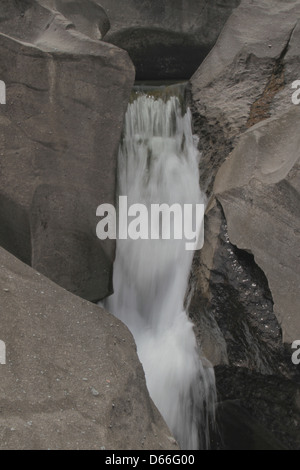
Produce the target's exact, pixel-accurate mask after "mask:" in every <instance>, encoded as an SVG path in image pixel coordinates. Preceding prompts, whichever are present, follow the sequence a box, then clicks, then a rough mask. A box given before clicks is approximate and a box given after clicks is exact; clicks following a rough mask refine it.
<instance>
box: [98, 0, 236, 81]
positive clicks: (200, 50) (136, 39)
mask: <svg viewBox="0 0 300 470" xmlns="http://www.w3.org/2000/svg"><path fill="white" fill-rule="evenodd" d="M97 2H99V4H101V5H102V6H103V7H104V8H105V10H106V12H107V14H108V17H109V19H110V22H111V29H110V31H109V32H108V34H107V35H106V36H105V38H104V40H106V41H108V42H111V43H113V44H116V45H117V46H119V47H122V48H123V49H125V50H127V51H128V52H129V55H130V57H131V59H132V60H133V62H134V64H135V66H136V70H137V78H138V79H143V80H144V79H148V80H150V79H181V78H190V77H191V75H192V74H193V73H194V72H195V70H197V68H198V67H199V64H200V63H201V62H202V61H203V59H204V58H205V57H206V55H207V54H208V52H209V51H210V50H211V48H212V47H213V45H214V44H215V42H216V40H217V37H218V35H219V34H220V31H221V29H222V27H223V25H224V24H225V22H226V19H227V18H228V16H229V15H230V13H231V11H232V10H233V8H235V7H236V6H237V5H239V3H240V0H225V1H222V2H218V1H217V0H185V1H184V2H183V1H182V0H127V1H126V5H125V4H124V1H123V0H97Z"/></svg>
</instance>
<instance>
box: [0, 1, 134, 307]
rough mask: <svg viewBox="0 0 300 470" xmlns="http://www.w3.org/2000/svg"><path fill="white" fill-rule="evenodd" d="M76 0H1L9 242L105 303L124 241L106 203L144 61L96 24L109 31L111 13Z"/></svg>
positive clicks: (0, 229)
mask: <svg viewBox="0 0 300 470" xmlns="http://www.w3.org/2000/svg"><path fill="white" fill-rule="evenodd" d="M71 3H72V5H73V10H72V11H73V13H74V12H75V13H76V14H74V15H72V14H71V15H70V16H68V8H69V6H70V2H62V1H56V2H50V1H45V0H44V1H40V2H38V1H34V0H32V1H30V2H19V3H15V2H10V1H3V2H1V5H0V17H1V18H2V21H1V24H0V77H1V80H3V81H4V82H5V83H6V89H7V104H6V105H2V106H1V107H0V122H1V128H2V132H1V140H0V144H1V148H0V154H1V174H0V221H1V223H0V243H1V245H2V246H3V247H4V248H6V249H7V250H8V251H10V252H12V253H13V254H15V255H16V256H18V257H19V258H20V259H22V260H23V261H25V262H27V263H28V264H31V265H32V266H33V267H35V268H36V269H38V270H39V271H40V272H42V273H43V274H45V275H46V276H48V277H49V278H50V279H52V280H53V281H55V282H57V283H58V284H60V285H62V286H63V287H65V288H66V289H68V290H70V291H72V292H74V293H76V294H78V295H80V296H82V297H85V298H87V299H89V300H97V299H100V298H102V297H104V296H106V295H108V294H109V293H111V292H112V286H111V271H112V263H113V260H114V243H113V242H111V241H107V243H106V242H103V243H102V242H100V240H98V239H97V237H96V224H97V222H98V220H97V218H96V208H97V207H98V205H100V204H101V203H114V198H115V179H116V154H117V149H118V144H119V138H120V135H121V131H122V124H123V116H124V112H125V110H126V106H127V102H128V99H129V95H130V91H131V87H132V84H133V80H134V68H133V66H132V63H131V61H130V59H129V57H128V55H127V53H126V52H125V51H122V50H120V49H118V48H116V47H115V46H113V45H110V44H107V43H104V42H100V41H99V40H98V39H97V40H96V39H92V38H91V37H92V34H88V31H86V29H85V28H86V25H87V23H88V20H89V21H90V26H91V29H92V30H93V31H95V28H94V26H95V24H96V23H97V25H98V27H99V28H101V25H102V26H103V29H104V32H105V31H106V30H107V24H108V20H107V16H106V15H105V13H104V11H103V10H102V9H101V8H100V7H99V6H97V5H96V4H94V3H93V2H90V1H85V2H84V5H83V4H81V3H80V2H71ZM52 4H53V5H52ZM49 5H50V6H49ZM74 5H75V6H74ZM80 5H81V7H80ZM77 7H78V8H79V7H80V8H81V10H80V9H79V10H76V8H77ZM82 8H83V10H82ZM60 10H61V11H60ZM64 14H66V15H67V16H64ZM97 15H98V16H97ZM74 17H75V18H74ZM78 18H84V19H85V20H86V22H85V26H84V27H83V26H82V24H81V22H80V21H79V20H78ZM92 18H93V21H92ZM77 24H79V29H78V28H77ZM99 31H100V29H99ZM84 33H86V34H84ZM87 34H88V35H87Z"/></svg>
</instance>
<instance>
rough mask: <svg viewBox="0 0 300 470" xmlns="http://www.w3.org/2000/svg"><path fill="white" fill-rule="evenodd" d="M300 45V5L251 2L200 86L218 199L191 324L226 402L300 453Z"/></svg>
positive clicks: (195, 97)
mask: <svg viewBox="0 0 300 470" xmlns="http://www.w3.org/2000/svg"><path fill="white" fill-rule="evenodd" d="M299 38H300V4H299V2H298V1H290V2H285V1H280V0H272V1H257V0H253V1H252V2H251V3H249V2H247V1H244V0H243V1H242V2H241V5H240V6H239V7H238V8H237V9H235V10H234V11H233V13H232V15H231V17H230V18H229V20H228V21H227V23H226V25H225V27H224V29H223V31H222V33H221V35H220V36H219V39H218V41H217V43H216V45H215V47H214V48H213V50H212V51H211V53H210V54H209V55H208V56H207V58H206V59H205V60H204V62H203V63H202V64H201V66H200V67H199V69H198V70H197V72H196V73H195V74H194V76H193V77H192V79H191V83H190V92H191V106H192V111H193V117H194V130H195V132H196V133H197V134H198V136H199V146H200V147H199V148H200V151H201V153H202V157H201V160H200V185H201V188H202V189H203V190H204V191H205V192H206V194H207V196H208V204H207V209H206V215H205V243H204V247H203V249H202V250H200V251H199V252H197V253H196V254H195V257H194V261H193V267H192V273H191V280H190V292H189V296H188V298H189V299H190V312H191V316H192V318H193V320H194V322H195V323H196V332H197V337H198V341H199V343H200V345H201V347H202V350H203V351H204V353H205V354H206V356H207V357H208V359H209V360H211V361H212V363H213V364H214V365H215V366H217V368H216V373H217V389H218V396H219V399H220V400H221V401H222V400H225V402H226V401H227V400H230V401H232V400H239V403H240V405H241V406H242V408H243V410H244V411H245V412H248V413H250V414H251V415H252V416H254V418H255V419H256V420H257V421H258V422H260V423H263V425H264V427H265V428H267V429H269V430H270V431H271V432H272V434H273V435H275V437H276V438H277V440H279V441H280V442H281V443H282V444H283V445H284V446H285V447H286V448H299V439H298V437H297V429H296V428H295V427H294V425H295V423H296V422H297V421H298V419H299V399H298V396H299V385H297V384H298V383H299V372H300V369H299V366H297V365H294V364H293V363H292V360H291V357H292V353H293V350H292V349H291V343H292V342H293V341H294V340H298V339H299V338H300V317H299V306H300V289H299V284H300V278H299V275H300V270H299V263H298V259H299V256H300V252H299V242H300V240H299V233H300V231H299V227H300V225H299V224H300V219H299V213H300V212H299V202H300V197H299V188H300V179H299V177H300V173H299V158H300V154H299V144H300V141H299V129H298V123H299V118H300V107H299V105H298V106H296V105H295V104H293V101H292V95H293V93H294V91H295V90H294V89H293V88H292V84H293V82H294V81H295V80H298V79H299V78H300V76H299V70H300V67H299V65H300V50H299ZM218 371H223V372H224V371H225V372H226V377H225V376H224V377H225V378H224V377H223V376H222V374H223V372H222V373H221V372H220V378H218ZM225 372H224V373H225ZM237 376H238V381H236V377H237ZM225 379H226V380H225ZM264 383H268V385H267V386H266V387H264ZM226 384H227V385H228V384H232V388H231V390H230V393H227V392H228V390H226V387H227V385H226ZM250 384H251V387H250ZM272 387H274V389H273V388H272ZM276 388H278V390H280V392H279V393H278V396H276V399H274V400H273V398H272V394H274V395H275V394H276ZM291 390H293V400H294V398H295V400H294V402H293V405H291V403H290V402H289V401H285V398H284V397H286V396H288V395H289V393H290V391H291ZM251 394H252V395H253V399H250V396H251ZM242 397H244V398H243V399H242ZM295 403H296V405H295ZM225 407H226V403H225ZM228 409H229V410H230V407H229V408H228ZM239 415H240V412H239ZM236 416H237V415H236ZM285 416H288V417H289V419H290V420H291V422H293V423H294V424H292V425H291V427H290V431H289V432H286V430H287V429H288V428H289V426H290V424H289V422H287V421H285ZM226 419H227V418H226ZM232 419H235V417H234V415H232ZM236 419H240V418H236ZM231 424H232V423H231ZM236 425H237V427H236V429H239V427H238V423H236ZM251 426H252V425H251ZM252 429H253V426H252ZM259 433H260V431H258V434H259ZM237 434H238V432H237ZM293 435H294V437H293ZM251 439H253V435H252V437H251Z"/></svg>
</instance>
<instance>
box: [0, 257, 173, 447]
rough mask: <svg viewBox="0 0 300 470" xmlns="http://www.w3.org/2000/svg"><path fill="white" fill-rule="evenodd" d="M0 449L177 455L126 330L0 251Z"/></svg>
mask: <svg viewBox="0 0 300 470" xmlns="http://www.w3.org/2000/svg"><path fill="white" fill-rule="evenodd" d="M0 267H1V269H0V339H1V340H2V341H4V342H5V344H6V356H7V360H6V365H0V449H2V450H3V449H6V450H9V449H16V450H18V449H35V450H37V449H63V450H68V449H88V450H90V449H91V450H93V449H95V450H96V449H98V450H100V449H101V448H106V449H113V450H121V449H123V450H126V449H128V450H132V449H174V450H176V449H177V448H178V447H177V445H176V444H175V443H174V439H173V438H172V437H171V436H170V432H169V430H168V429H167V427H166V425H165V423H164V421H163V420H162V418H161V416H160V414H159V413H158V411H157V409H156V408H155V406H154V404H153V402H152V400H151V399H150V397H149V394H148V391H147V388H146V383H145V377H144V372H143V369H142V366H141V364H140V362H139V360H138V358H137V354H136V347H135V343H134V340H133V338H132V336H131V334H130V333H129V331H128V329H127V328H126V327H125V326H124V325H123V324H122V323H121V322H120V321H119V320H117V319H116V318H115V317H113V316H112V315H110V314H108V313H107V312H105V311H104V310H103V309H101V308H100V307H98V306H96V305H93V304H90V303H89V302H87V301H85V300H82V299H79V298H78V297H76V296H74V295H72V294H70V293H69V292H67V291H65V290H64V289H62V288H61V287H59V286H57V285H56V284H54V283H52V282H51V281H49V280H48V279H46V278H45V277H44V276H42V275H40V274H39V273H38V272H36V271H34V270H33V269H32V268H30V267H28V266H26V265H25V264H23V263H22V262H20V261H19V260H17V259H16V258H15V257H13V256H12V255H11V254H9V253H7V252H5V251H4V250H3V249H0Z"/></svg>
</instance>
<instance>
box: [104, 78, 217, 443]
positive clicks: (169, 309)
mask: <svg viewBox="0 0 300 470" xmlns="http://www.w3.org/2000/svg"><path fill="white" fill-rule="evenodd" d="M175 88H176V87H175ZM178 90H179V92H178ZM180 90H182V87H178V88H177V91H176V94H177V96H176V94H175V95H174V93H173V96H170V91H169V93H163V92H162V91H161V89H158V91H157V92H154V93H153V95H152V96H151V95H149V93H141V92H139V91H137V92H136V93H135V95H134V96H133V99H132V100H131V103H130V104H129V106H128V110H127V113H126V117H125V127H124V133H123V138H122V143H121V145H120V149H119V159H118V168H119V169H118V193H119V195H122V196H124V195H125V196H127V197H128V205H131V204H134V203H139V204H145V205H146V206H147V207H148V208H149V212H150V205H151V204H162V203H167V204H169V205H172V204H173V203H179V204H182V205H183V204H196V203H203V202H204V196H203V194H202V193H201V191H200V188H199V173H198V163H199V153H198V151H197V141H196V139H195V137H193V135H192V126H191V113H190V110H189V109H187V110H185V111H183V105H182V103H183V95H182V92H180ZM192 257H193V252H192V251H187V250H186V249H185V241H184V240H176V239H173V240H172V239H171V240H163V239H159V240H140V239H139V240H130V239H127V240H118V242H117V253H116V260H115V265H114V278H113V282H114V291H115V293H114V294H113V295H112V296H111V297H110V298H109V299H107V300H106V303H105V307H106V308H107V309H108V310H109V311H111V312H112V313H113V314H114V315H115V316H117V317H118V318H119V319H120V320H122V321H123V322H124V323H125V324H126V325H127V326H128V327H129V329H130V330H131V332H132V333H133V335H134V338H135V341H136V344H137V350H138V355H139V358H140V360H141V362H142V364H143V367H144V370H145V375H146V381H147V386H148V389H149V392H150V395H151V397H152V399H153V401H154V403H155V404H156V406H157V407H158V409H159V410H160V412H161V414H162V415H163V417H164V419H165V421H166V423H167V424H168V426H169V428H170V430H171V431H172V432H173V434H174V436H175V438H176V439H177V441H178V442H179V445H180V447H181V448H182V449H185V450H192V449H198V448H208V447H209V421H210V420H213V418H214V405H215V383H214V373H213V369H212V368H210V367H204V366H203V364H202V361H201V359H200V356H199V353H198V351H197V345H196V339H195V335H194V331H193V325H192V323H191V321H190V320H189V318H188V315H187V312H186V311H185V310H184V307H183V304H184V298H185V294H186V289H187V283H188V278H189V273H190V268H191V263H192Z"/></svg>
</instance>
